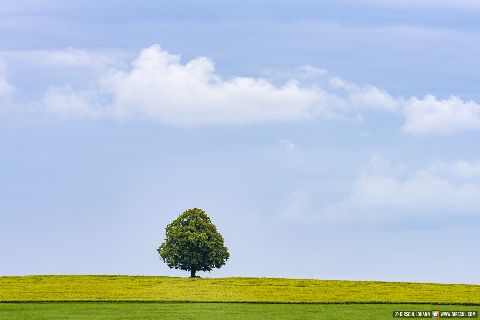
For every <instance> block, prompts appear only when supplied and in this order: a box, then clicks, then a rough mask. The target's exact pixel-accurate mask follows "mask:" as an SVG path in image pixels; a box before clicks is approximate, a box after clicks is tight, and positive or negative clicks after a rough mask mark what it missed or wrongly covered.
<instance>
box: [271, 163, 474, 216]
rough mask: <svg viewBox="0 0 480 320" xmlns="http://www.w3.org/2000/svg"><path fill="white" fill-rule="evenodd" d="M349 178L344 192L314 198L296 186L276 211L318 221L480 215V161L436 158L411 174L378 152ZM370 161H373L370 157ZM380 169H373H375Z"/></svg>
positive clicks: (314, 196) (313, 195)
mask: <svg viewBox="0 0 480 320" xmlns="http://www.w3.org/2000/svg"><path fill="white" fill-rule="evenodd" d="M374 158H375V159H374V160H372V161H373V162H374V163H373V165H371V164H369V165H368V166H366V168H367V169H364V171H362V172H361V173H360V174H359V176H358V177H357V178H356V179H354V180H353V182H352V183H351V189H350V190H349V191H348V193H347V194H346V196H345V197H343V198H342V199H340V200H339V201H337V202H335V203H331V204H323V205H322V204H319V203H313V202H312V201H311V199H315V198H317V197H316V195H315V194H312V193H310V192H307V191H305V190H294V191H292V192H291V193H290V194H289V195H288V196H287V199H286V204H285V206H284V208H283V209H282V210H281V212H280V217H281V218H282V219H287V220H289V221H296V222H305V221H306V222H307V223H312V222H317V223H318V222H320V223H334V224H336V223H340V224H342V223H374V224H375V223H387V224H388V223H397V222H399V221H410V222H411V223H412V224H415V223H416V222H418V221H421V222H422V223H424V222H425V221H430V220H431V221H432V222H434V221H442V220H447V219H448V220H449V221H452V218H453V221H462V220H463V219H467V220H468V219H477V220H478V219H480V212H479V211H478V208H480V184H479V181H478V178H479V177H480V165H479V162H468V161H463V160H458V161H455V162H450V163H449V162H437V163H434V164H432V165H431V166H430V167H428V168H426V169H421V170H417V171H415V172H412V173H410V174H408V173H407V174H406V173H405V168H404V167H402V166H397V168H402V169H401V170H398V169H397V168H395V167H393V166H392V165H391V164H390V163H389V162H388V161H385V160H382V161H381V162H382V163H381V165H380V167H375V166H376V163H378V162H379V160H378V158H377V157H374ZM372 161H371V162H372ZM376 168H377V169H378V170H375V169H376Z"/></svg>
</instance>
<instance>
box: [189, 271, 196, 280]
mask: <svg viewBox="0 0 480 320" xmlns="http://www.w3.org/2000/svg"><path fill="white" fill-rule="evenodd" d="M195 272H197V270H194V269H192V270H190V278H195Z"/></svg>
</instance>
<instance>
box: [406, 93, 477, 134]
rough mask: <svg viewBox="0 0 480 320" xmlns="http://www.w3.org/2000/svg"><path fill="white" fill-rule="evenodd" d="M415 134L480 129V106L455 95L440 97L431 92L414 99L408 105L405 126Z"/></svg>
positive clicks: (448, 132)
mask: <svg viewBox="0 0 480 320" xmlns="http://www.w3.org/2000/svg"><path fill="white" fill-rule="evenodd" d="M402 129H403V130H404V131H405V132H407V133H412V134H430V133H438V134H451V133H454V132H458V131H464V130H479V129H480V105H479V104H478V103H476V102H474V101H463V100H462V99H460V98H458V97H455V96H452V97H450V98H448V99H446V100H438V99H437V98H436V97H434V96H431V95H428V96H426V97H425V98H423V99H418V98H415V97H413V98H411V99H410V100H409V101H408V102H407V103H406V105H405V124H404V126H403V128H402Z"/></svg>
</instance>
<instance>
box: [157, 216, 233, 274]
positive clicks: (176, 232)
mask: <svg viewBox="0 0 480 320" xmlns="http://www.w3.org/2000/svg"><path fill="white" fill-rule="evenodd" d="M165 230H166V238H165V242H164V243H162V245H161V246H160V247H159V248H158V249H157V251H158V253H159V254H160V257H161V258H162V260H163V262H165V263H166V264H167V265H168V266H169V267H170V268H174V269H181V270H185V271H190V277H191V278H195V273H196V272H197V271H211V270H212V269H213V268H220V267H221V266H223V265H224V264H225V262H226V261H227V260H228V258H229V257H230V254H229V253H228V249H227V247H226V246H225V244H224V242H223V237H222V235H221V234H220V233H219V232H218V231H217V228H216V227H215V225H214V224H213V223H212V221H211V220H210V218H209V217H208V216H207V214H206V213H205V211H203V210H202V209H199V208H193V209H188V210H186V211H185V212H183V213H182V214H181V215H180V216H179V217H178V218H177V219H175V220H173V221H172V222H171V223H170V224H169V225H168V226H167V227H166V229H165Z"/></svg>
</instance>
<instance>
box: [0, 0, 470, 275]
mask: <svg viewBox="0 0 480 320" xmlns="http://www.w3.org/2000/svg"><path fill="white" fill-rule="evenodd" d="M478 14H480V5H479V4H478V2H477V1H468V0H464V1H458V0H457V1H451V0H443V1H430V0H425V1H389V2H384V1H376V0H362V1H347V0H343V1H335V3H331V2H326V1H297V2H295V3H292V2H291V1H243V2H242V3H241V4H240V3H237V2H225V1H203V2H201V3H200V2H198V1H176V2H166V1H165V2H163V1H144V0H143V1H136V2H131V1H115V2H113V1H95V2H94V1H82V2H78V1H62V2H61V4H59V3H58V2H57V3H56V2H55V1H48V0H44V1H4V3H2V6H1V8H0V38H1V39H2V42H1V45H0V154H1V157H0V217H1V221H2V223H1V224H0V252H1V253H2V263H1V265H0V274H3V275H19V274H20V275H22V274H84V273H85V274H145V275H176V276H177V275H184V273H182V272H179V271H172V270H169V269H168V267H166V266H165V265H164V264H163V263H161V261H160V259H159V257H158V254H157V252H156V250H155V249H156V248H157V247H158V246H159V245H160V243H161V242H162V240H163V238H164V228H165V226H166V224H167V223H169V222H170V221H171V220H173V219H174V218H175V217H176V216H177V215H178V214H180V213H181V212H182V211H183V210H185V209H187V208H191V207H195V206H198V207H201V208H203V209H204V210H206V212H207V214H209V215H210V216H211V218H212V220H213V221H214V223H216V224H217V226H218V228H219V230H220V232H221V233H222V234H223V235H224V237H225V241H226V244H227V246H228V247H229V248H230V253H231V259H230V260H229V262H228V263H227V265H226V266H224V267H223V268H221V269H219V270H215V271H212V272H211V273H210V274H208V273H207V274H205V275H206V276H214V277H216V276H266V277H296V278H321V279H359V280H385V281H421V282H452V283H478V270H479V268H480V258H479V257H478V255H476V254H475V252H476V250H477V244H478V242H479V240H480V239H479V235H478V232H477V230H478V227H479V225H480V213H479V209H480V148H478V141H479V140H478V139H479V131H480V95H479V93H478V83H479V81H478V80H479V79H478V77H479V76H478V70H479V69H480V58H479V57H480V43H479V42H478V40H477V39H478V38H479V36H480V23H479V21H478V19H477V17H478Z"/></svg>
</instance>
